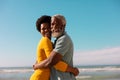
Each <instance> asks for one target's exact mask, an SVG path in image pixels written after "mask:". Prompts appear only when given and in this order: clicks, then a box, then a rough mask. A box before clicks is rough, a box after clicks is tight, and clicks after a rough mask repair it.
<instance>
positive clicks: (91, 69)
mask: <svg viewBox="0 0 120 80" xmlns="http://www.w3.org/2000/svg"><path fill="white" fill-rule="evenodd" d="M79 71H80V72H97V71H120V68H118V67H103V68H79Z"/></svg>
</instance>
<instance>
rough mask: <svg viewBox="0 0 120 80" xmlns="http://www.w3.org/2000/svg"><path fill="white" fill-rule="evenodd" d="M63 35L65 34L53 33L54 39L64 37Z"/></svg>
mask: <svg viewBox="0 0 120 80" xmlns="http://www.w3.org/2000/svg"><path fill="white" fill-rule="evenodd" d="M62 33H63V32H53V33H52V37H54V38H58V37H59V36H61V35H62Z"/></svg>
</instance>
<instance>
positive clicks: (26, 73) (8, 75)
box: [0, 65, 120, 80]
mask: <svg viewBox="0 0 120 80" xmlns="http://www.w3.org/2000/svg"><path fill="white" fill-rule="evenodd" d="M77 67H79V71H80V74H79V75H78V76H77V77H76V78H77V80H120V65H97V66H77ZM32 73H33V69H32V68H31V67H1V68H0V80H29V78H30V76H31V74H32Z"/></svg>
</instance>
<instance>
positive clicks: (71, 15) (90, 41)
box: [0, 0, 120, 67]
mask: <svg viewBox="0 0 120 80" xmlns="http://www.w3.org/2000/svg"><path fill="white" fill-rule="evenodd" d="M55 14H62V15H64V16H65V18H66V20H67V25H66V32H67V33H68V34H69V35H70V37H71V38H72V40H73V43H74V56H73V58H74V65H107V64H115V65H116V64H120V1H119V0H69V1H68V0H60V1H57V0H0V67H12V66H32V65H33V64H34V62H35V60H36V48H37V44H38V42H39V40H40V39H41V34H40V33H39V32H38V31H37V30H36V25H35V23H36V20H37V19H38V18H39V17H40V16H42V15H50V16H52V15H55ZM53 40H54V39H52V41H53Z"/></svg>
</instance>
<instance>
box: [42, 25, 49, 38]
mask: <svg viewBox="0 0 120 80" xmlns="http://www.w3.org/2000/svg"><path fill="white" fill-rule="evenodd" d="M40 32H41V34H42V36H44V37H48V38H51V29H50V25H49V24H48V23H42V24H41V30H40Z"/></svg>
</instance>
